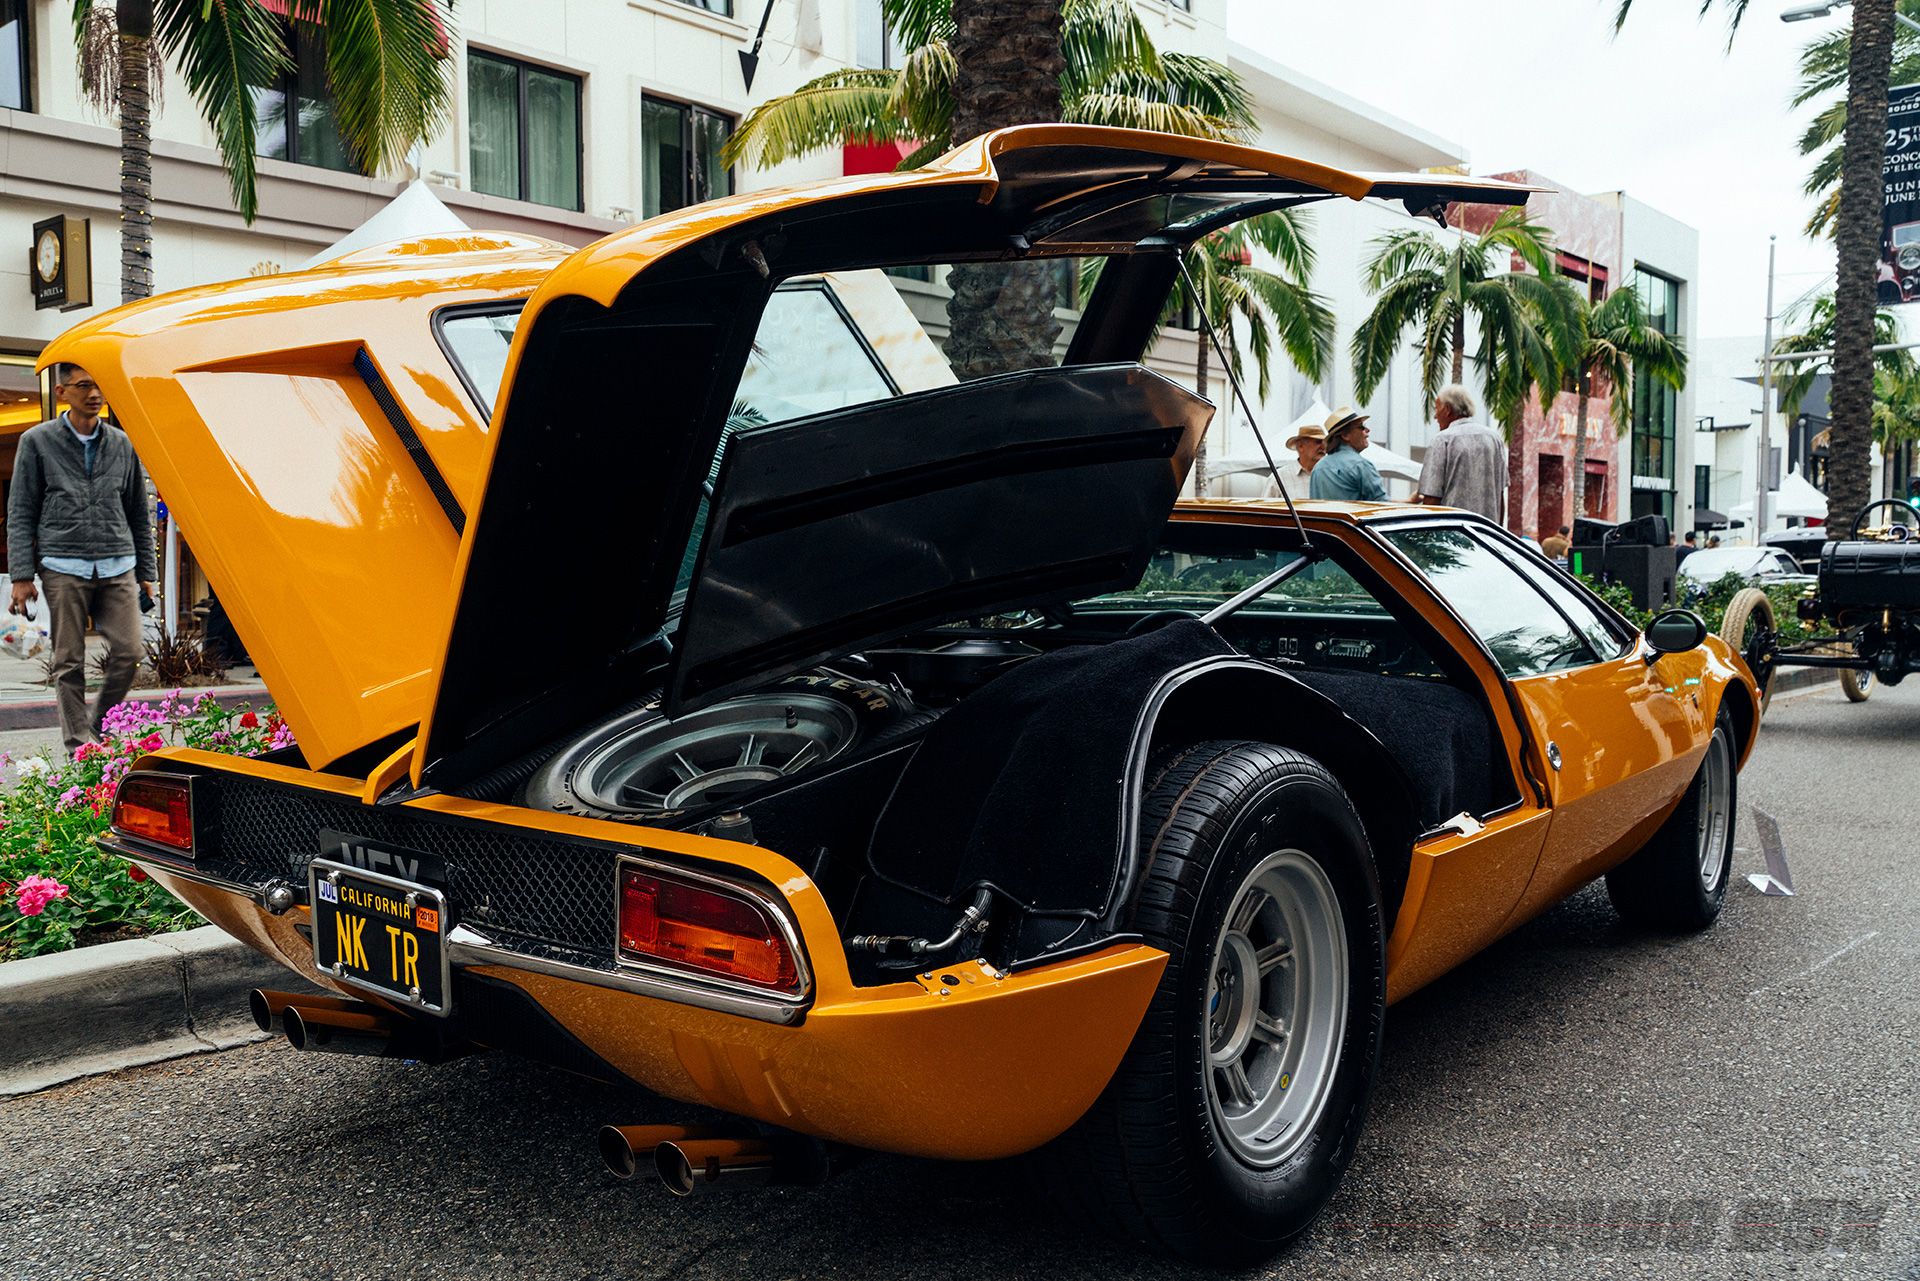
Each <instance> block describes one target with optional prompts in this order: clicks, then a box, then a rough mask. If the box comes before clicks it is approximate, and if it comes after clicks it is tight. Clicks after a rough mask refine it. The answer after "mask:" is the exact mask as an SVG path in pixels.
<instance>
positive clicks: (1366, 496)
mask: <svg viewBox="0 0 1920 1281" xmlns="http://www.w3.org/2000/svg"><path fill="white" fill-rule="evenodd" d="M1369 440H1370V432H1369V429H1368V427H1367V416H1366V415H1365V414H1356V413H1354V412H1353V410H1352V409H1350V408H1348V407H1347V406H1345V405H1342V406H1341V407H1340V408H1338V409H1336V410H1334V411H1333V413H1332V414H1330V415H1328V417H1327V456H1326V457H1325V458H1322V459H1321V460H1320V461H1319V462H1318V463H1317V464H1315V466H1314V469H1313V475H1312V477H1311V479H1310V480H1309V482H1308V492H1309V493H1310V494H1311V495H1312V496H1313V497H1315V498H1335V499H1344V500H1345V501H1347V502H1353V503H1384V502H1386V501H1387V487H1386V484H1385V483H1384V482H1383V481H1382V480H1381V479H1380V473H1379V471H1378V470H1376V469H1375V468H1374V465H1373V464H1372V463H1370V462H1368V461H1367V460H1366V459H1364V458H1362V457H1361V456H1360V453H1361V451H1362V450H1364V449H1365V448H1366V447H1367V444H1368V441H1369Z"/></svg>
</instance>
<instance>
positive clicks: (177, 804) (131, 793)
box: [113, 773, 193, 853]
mask: <svg viewBox="0 0 1920 1281" xmlns="http://www.w3.org/2000/svg"><path fill="white" fill-rule="evenodd" d="M113 830H114V831H116V832H118V833H119V834H120V835H122V836H133V837H138V838H139V839H140V840H143V841H149V842H151V843H153V844H155V845H165V846H168V847H169V848H172V849H176V850H185V851H187V852H188V853H192V851H193V787H192V780H190V779H188V778H185V777H183V776H181V775H178V774H146V773H138V774H129V775H127V777H126V779H125V781H123V782H122V783H121V784H120V790H119V791H118V792H116V793H115V794H114V798H113Z"/></svg>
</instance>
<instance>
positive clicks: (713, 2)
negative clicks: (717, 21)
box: [680, 0, 778, 18]
mask: <svg viewBox="0 0 1920 1281" xmlns="http://www.w3.org/2000/svg"><path fill="white" fill-rule="evenodd" d="M773 2H775V3H777V2H778V0H773ZM680 3H681V4H686V5H692V6H693V7H694V8H696V9H705V10H706V11H707V12H708V13H717V14H719V15H720V16H721V17H723V18H731V17H732V16H733V0H680Z"/></svg>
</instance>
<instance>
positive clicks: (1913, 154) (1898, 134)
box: [1876, 85, 1920, 307]
mask: <svg viewBox="0 0 1920 1281" xmlns="http://www.w3.org/2000/svg"><path fill="white" fill-rule="evenodd" d="M1880 179H1881V193H1882V194H1881V202H1882V203H1881V219H1882V221H1881V226H1880V279H1879V283H1878V285H1877V287H1876V292H1877V293H1878V295H1879V300H1880V305H1881V306H1882V307H1893V306H1898V305H1899V304H1901V303H1906V302H1913V301H1915V300H1916V299H1920V85H1901V86H1899V87H1898V88H1894V89H1889V90H1887V149H1886V154H1885V158H1884V159H1883V160H1882V161H1881V164H1880Z"/></svg>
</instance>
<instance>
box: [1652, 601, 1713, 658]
mask: <svg viewBox="0 0 1920 1281" xmlns="http://www.w3.org/2000/svg"><path fill="white" fill-rule="evenodd" d="M1646 636H1647V644H1649V645H1651V646H1653V652H1654V654H1655V656H1658V655H1661V654H1684V653H1686V652H1687V651H1688V650H1690V649H1698V648H1699V647H1700V646H1701V645H1702V644H1704V643H1705V641H1706V639H1707V624H1706V622H1705V621H1704V620H1703V619H1701V617H1700V615H1698V614H1696V613H1694V612H1693V611H1692V610H1690V609H1669V610H1663V611H1662V612H1660V613H1658V614H1655V615H1654V616H1653V621H1652V622H1650V623H1648V624H1647V631H1646Z"/></svg>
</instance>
